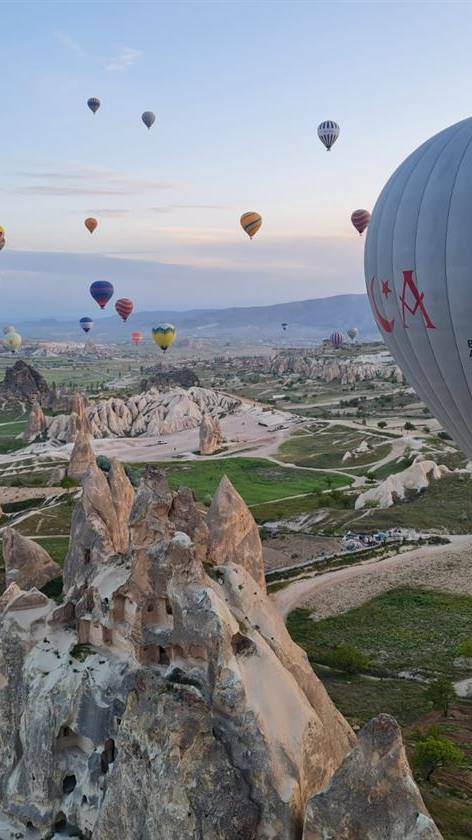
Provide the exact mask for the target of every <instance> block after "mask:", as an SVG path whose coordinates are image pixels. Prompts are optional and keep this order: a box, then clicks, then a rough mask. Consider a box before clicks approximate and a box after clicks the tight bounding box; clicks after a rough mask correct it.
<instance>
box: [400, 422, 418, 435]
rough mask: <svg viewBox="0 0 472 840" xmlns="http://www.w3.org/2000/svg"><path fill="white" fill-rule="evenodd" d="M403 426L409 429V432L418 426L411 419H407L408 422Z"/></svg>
mask: <svg viewBox="0 0 472 840" xmlns="http://www.w3.org/2000/svg"><path fill="white" fill-rule="evenodd" d="M403 428H404V429H405V431H407V432H412V431H413V429H416V426H415V425H414V423H410V421H409V420H407V421H406V423H405V425H404V426H403Z"/></svg>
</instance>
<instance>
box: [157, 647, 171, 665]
mask: <svg viewBox="0 0 472 840" xmlns="http://www.w3.org/2000/svg"><path fill="white" fill-rule="evenodd" d="M159 664H160V665H170V659H169V654H168V653H167V651H166V649H165V647H162V646H161V645H159Z"/></svg>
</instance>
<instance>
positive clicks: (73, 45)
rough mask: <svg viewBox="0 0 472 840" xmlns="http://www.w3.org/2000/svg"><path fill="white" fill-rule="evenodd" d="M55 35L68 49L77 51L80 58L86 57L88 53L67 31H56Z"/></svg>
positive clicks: (62, 45) (76, 53)
mask: <svg viewBox="0 0 472 840" xmlns="http://www.w3.org/2000/svg"><path fill="white" fill-rule="evenodd" d="M54 37H55V39H56V41H57V42H58V43H59V44H60V45H61V47H64V48H65V49H66V50H69V51H70V52H73V53H75V55H77V56H78V57H79V58H85V57H86V55H87V53H86V52H85V50H84V49H83V48H82V47H81V46H80V44H79V43H77V41H75V40H74V39H73V38H72V36H71V35H69V34H68V33H67V32H55V33H54Z"/></svg>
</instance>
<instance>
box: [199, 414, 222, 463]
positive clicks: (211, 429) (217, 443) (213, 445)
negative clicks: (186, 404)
mask: <svg viewBox="0 0 472 840" xmlns="http://www.w3.org/2000/svg"><path fill="white" fill-rule="evenodd" d="M223 441H224V437H223V434H222V431H221V428H220V424H219V422H218V420H216V419H213V418H212V417H211V416H210V415H209V414H207V413H206V412H203V416H202V422H201V423H200V454H201V455H213V454H214V453H215V452H217V451H218V450H219V449H221V447H222V445H223Z"/></svg>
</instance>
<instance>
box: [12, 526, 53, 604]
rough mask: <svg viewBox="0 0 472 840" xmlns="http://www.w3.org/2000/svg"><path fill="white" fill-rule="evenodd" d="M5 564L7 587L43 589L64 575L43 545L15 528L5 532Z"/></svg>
mask: <svg viewBox="0 0 472 840" xmlns="http://www.w3.org/2000/svg"><path fill="white" fill-rule="evenodd" d="M3 562H4V565H5V580H6V585H7V586H8V585H9V584H11V583H15V584H16V585H17V586H19V587H20V589H32V588H33V587H37V588H38V589H41V587H43V586H45V585H46V583H49V581H50V580H54V578H57V577H60V575H61V574H62V569H61V567H60V566H59V565H58V564H57V563H56V562H55V561H54V560H53V559H52V557H50V556H49V554H48V552H47V551H46V549H44V548H43V547H42V545H39V543H36V542H34V540H30V539H28V537H24V536H23V535H22V534H19V533H18V531H15V529H14V528H5V529H4V531H3Z"/></svg>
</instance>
